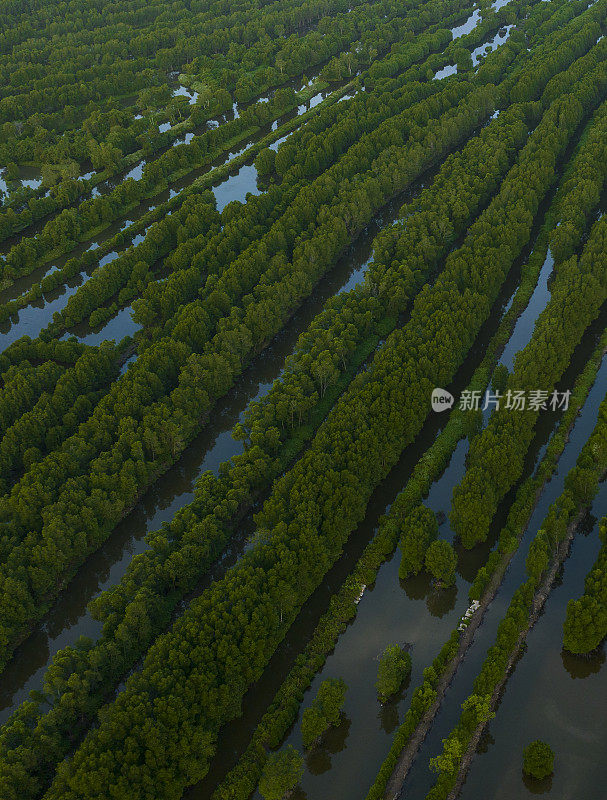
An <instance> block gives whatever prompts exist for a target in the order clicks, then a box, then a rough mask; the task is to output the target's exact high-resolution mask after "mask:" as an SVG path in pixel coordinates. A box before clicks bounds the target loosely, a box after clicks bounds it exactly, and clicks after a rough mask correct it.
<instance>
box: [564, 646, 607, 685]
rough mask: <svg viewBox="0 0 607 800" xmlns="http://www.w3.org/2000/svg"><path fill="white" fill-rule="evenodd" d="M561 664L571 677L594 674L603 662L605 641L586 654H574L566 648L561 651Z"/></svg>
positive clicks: (583, 676)
mask: <svg viewBox="0 0 607 800" xmlns="http://www.w3.org/2000/svg"><path fill="white" fill-rule="evenodd" d="M561 658H562V660H563V666H564V667H565V669H566V670H567V672H568V673H569V675H570V676H571V677H572V678H574V679H575V678H588V677H589V676H590V675H594V674H596V673H597V672H598V671H599V670H600V669H601V667H602V666H603V664H604V663H605V643H604V642H603V644H602V645H601V647H600V648H599V649H598V651H597V650H595V652H594V653H591V654H590V655H588V656H576V655H574V654H573V653H569V652H568V651H567V650H562V651H561Z"/></svg>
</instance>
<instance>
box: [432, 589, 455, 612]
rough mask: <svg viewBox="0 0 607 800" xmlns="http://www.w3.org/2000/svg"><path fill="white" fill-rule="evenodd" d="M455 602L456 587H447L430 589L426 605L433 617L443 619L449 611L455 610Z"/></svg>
mask: <svg viewBox="0 0 607 800" xmlns="http://www.w3.org/2000/svg"><path fill="white" fill-rule="evenodd" d="M456 600H457V586H449V587H447V588H445V589H439V588H434V587H433V588H432V591H431V592H430V593H429V594H428V599H427V600H426V605H427V606H428V611H429V612H430V613H431V614H432V616H433V617H439V618H440V617H444V615H445V614H447V613H448V612H449V611H453V609H454V608H455V601H456Z"/></svg>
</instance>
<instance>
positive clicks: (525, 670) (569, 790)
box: [461, 376, 607, 800]
mask: <svg viewBox="0 0 607 800" xmlns="http://www.w3.org/2000/svg"><path fill="white" fill-rule="evenodd" d="M605 377H607V376H605ZM602 388H603V392H605V390H606V389H607V384H606V383H603V387H602ZM605 513H607V483H605V482H603V483H602V484H601V485H600V486H599V491H598V493H597V495H596V497H595V500H594V503H593V506H592V510H591V514H590V517H589V518H588V520H586V522H590V524H587V525H586V526H583V527H582V530H580V531H578V532H577V533H576V535H575V538H574V540H573V543H572V546H571V552H570V554H569V557H568V558H567V560H566V561H565V564H564V567H563V571H562V575H561V577H560V579H559V580H558V583H557V585H556V586H555V587H554V588H553V589H552V592H551V593H550V595H549V597H548V600H547V602H546V605H545V607H544V611H543V613H542V615H541V617H540V618H539V620H538V622H537V623H536V624H535V626H534V627H533V628H532V630H531V631H530V633H529V635H528V637H527V645H526V648H525V652H524V653H523V655H522V656H521V658H520V659H519V661H518V662H517V664H516V666H515V668H514V671H513V672H512V674H511V675H510V677H509V678H508V683H507V684H506V688H505V691H504V694H503V696H502V698H501V700H500V706H499V708H498V711H497V716H496V718H495V719H494V720H493V721H492V722H491V724H490V726H489V728H488V731H487V732H486V735H485V736H484V737H483V741H482V747H481V749H480V752H478V753H477V755H476V757H475V759H474V761H473V762H472V767H471V771H470V773H469V775H468V777H467V780H466V783H465V784H464V787H463V789H462V793H461V798H462V800H484V798H487V797H491V798H494V800H510V798H513V797H516V798H519V799H520V800H527V798H529V800H531V798H532V797H534V796H536V795H538V794H541V795H543V796H545V797H547V798H550V799H551V800H569V798H573V797H575V798H580V800H581V799H582V798H600V797H603V796H604V792H605V784H606V782H607V766H606V764H605V752H606V750H607V729H606V728H605V719H606V717H607V667H606V666H605V644H604V643H603V646H602V647H601V648H600V649H599V651H598V652H597V653H594V654H592V655H591V656H590V657H588V658H582V657H576V656H572V655H571V654H569V653H566V652H564V651H563V650H562V638H563V623H564V621H565V614H566V610H567V603H568V601H569V600H570V599H571V598H577V597H579V596H580V595H581V594H582V593H583V591H584V578H585V577H586V574H587V572H588V571H589V570H590V569H591V568H592V566H593V564H594V561H595V559H596V556H597V554H598V551H599V549H600V540H599V535H598V527H599V522H600V519H601V517H603V516H604V515H605ZM592 523H594V524H592ZM534 739H543V740H544V741H547V742H548V743H549V744H550V746H551V747H552V749H553V750H554V751H555V753H556V760H555V772H554V776H553V777H551V778H547V779H546V780H544V781H533V780H529V779H528V778H526V777H524V776H523V774H522V750H523V748H524V747H526V745H527V744H528V743H529V742H531V741H533V740H534Z"/></svg>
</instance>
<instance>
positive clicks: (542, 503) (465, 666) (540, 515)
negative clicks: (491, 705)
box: [402, 310, 607, 800]
mask: <svg viewBox="0 0 607 800" xmlns="http://www.w3.org/2000/svg"><path fill="white" fill-rule="evenodd" d="M601 321H602V327H601V326H600V325H599V324H597V325H596V326H594V329H593V330H592V331H591V332H590V334H591V335H592V338H593V339H594V340H595V341H596V340H598V336H599V334H600V332H602V329H603V328H604V325H605V313H604V310H603V314H602V320H601ZM586 338H587V341H586V342H582V345H580V347H582V346H584V347H585V348H589V347H590V346H591V344H592V341H588V338H589V337H586ZM576 355H578V356H579V352H577V353H576ZM574 363H577V364H578V367H579V365H580V364H583V363H584V361H583V360H582V359H581V358H579V357H578V358H576V359H574ZM567 380H571V376H570V375H566V376H565V378H564V381H567ZM563 385H564V384H563V382H561V386H563ZM606 386H607V357H604V358H603V361H602V364H601V367H600V369H599V371H598V374H597V377H596V380H595V382H594V385H593V388H592V389H591V391H590V393H589V395H588V398H587V400H586V402H585V404H584V406H583V408H582V411H581V413H580V415H579V416H578V418H577V420H576V422H575V425H574V427H573V429H572V431H571V435H570V437H569V440H568V442H567V444H566V446H565V449H564V451H563V453H562V455H561V457H560V459H559V462H558V466H557V469H556V471H555V473H554V474H553V476H552V478H551V480H550V481H549V482H548V483H547V484H546V486H545V488H544V490H543V492H542V494H541V496H540V498H539V501H538V503H537V505H536V507H535V510H534V512H533V514H532V516H531V518H530V521H529V524H528V526H527V528H526V530H525V533H524V535H523V538H522V541H521V544H520V546H519V548H518V550H517V552H516V553H515V555H514V556H513V559H512V561H511V563H510V566H509V568H508V571H507V572H506V575H505V577H504V580H503V582H502V585H501V587H500V589H499V591H498V594H497V596H496V597H495V599H494V601H493V602H492V604H491V605H490V606H489V609H488V610H487V612H486V614H485V617H484V619H483V624H482V625H481V627H480V628H479V630H478V631H477V633H476V637H475V640H474V643H473V645H472V647H471V649H470V650H469V651H468V653H467V655H466V657H465V659H464V661H463V663H462V664H461V665H460V667H459V669H458V671H457V673H456V676H455V678H454V680H453V683H452V685H451V686H450V688H449V690H448V692H447V695H446V698H445V700H444V702H443V704H442V706H441V708H440V711H439V713H438V714H437V716H436V718H435V720H434V723H433V725H432V728H431V729H430V731H429V733H428V736H427V737H426V740H425V741H424V743H423V745H422V747H421V748H420V751H419V753H418V756H417V758H416V761H415V762H414V764H413V767H412V769H411V770H410V772H409V774H408V776H407V778H406V780H405V783H404V785H403V790H402V796H403V797H415V798H420V800H421V798H423V797H425V795H426V793H427V792H428V791H429V790H430V788H431V786H432V784H433V782H434V780H435V777H436V776H435V775H434V774H433V773H431V772H430V770H429V768H428V761H429V759H430V758H432V757H433V756H435V755H437V754H438V753H439V752H440V750H441V741H442V739H443V738H445V737H446V736H447V735H448V734H449V732H450V731H451V730H452V728H453V727H454V726H455V724H456V723H457V720H458V718H459V713H460V707H461V704H462V703H463V702H464V700H465V699H466V697H468V695H469V694H470V693H471V692H472V688H473V683H474V679H475V678H476V675H477V674H478V672H479V670H480V667H481V665H482V662H483V659H484V657H485V654H486V652H487V649H488V647H489V646H490V645H491V644H492V643H493V641H494V638H495V631H496V629H497V626H498V624H499V622H500V620H501V619H502V617H503V615H504V613H505V611H506V609H507V607H508V604H509V603H510V600H511V598H512V595H513V594H514V592H515V590H516V588H517V587H518V586H519V585H520V583H521V582H522V580H523V579H524V575H525V560H526V557H527V551H528V548H529V544H530V542H531V540H532V539H533V537H534V536H535V534H536V532H537V530H538V529H539V527H540V526H541V524H542V522H543V520H544V517H545V516H546V512H547V511H548V508H549V506H550V505H551V504H552V503H553V502H554V501H555V500H556V499H557V498H558V497H559V495H560V494H561V492H562V490H563V486H564V481H565V477H566V475H567V473H568V472H569V470H570V469H571V468H572V467H573V466H574V465H575V462H576V460H577V458H578V456H579V454H580V452H581V449H582V447H583V446H584V443H585V442H586V440H587V439H588V436H589V435H590V433H591V432H592V429H593V428H594V425H595V423H596V420H597V415H598V408H599V405H600V403H601V402H602V400H603V398H604V396H605V388H606ZM537 442H538V439H537V437H536V444H537Z"/></svg>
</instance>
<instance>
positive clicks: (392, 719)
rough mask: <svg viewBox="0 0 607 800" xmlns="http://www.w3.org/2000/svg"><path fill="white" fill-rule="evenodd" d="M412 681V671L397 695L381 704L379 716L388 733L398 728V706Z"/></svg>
mask: <svg viewBox="0 0 607 800" xmlns="http://www.w3.org/2000/svg"><path fill="white" fill-rule="evenodd" d="M410 683H411V673H409V674H408V675H407V677H406V678H405V680H404V681H403V683H402V686H401V687H400V689H399V690H398V692H397V693H396V694H395V695H392V697H391V698H390V699H389V700H388V702H387V703H382V704H381V705H380V708H379V711H378V712H377V718H378V719H379V722H380V725H381V727H382V730H384V731H385V732H386V733H388V734H390V733H394V731H395V730H396V729H397V728H398V725H399V718H398V706H399V703H400V701H401V700H402V699H403V697H404V696H405V692H406V691H407V689H408V688H409V684H410Z"/></svg>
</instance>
